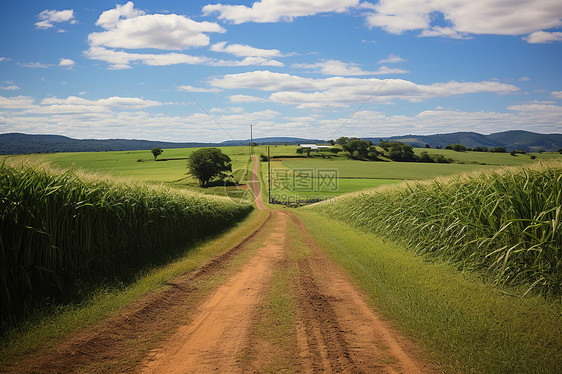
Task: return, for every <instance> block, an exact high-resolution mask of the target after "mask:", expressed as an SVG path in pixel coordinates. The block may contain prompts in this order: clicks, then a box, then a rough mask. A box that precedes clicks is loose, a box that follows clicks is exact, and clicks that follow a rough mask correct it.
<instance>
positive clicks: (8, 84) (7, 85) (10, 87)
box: [0, 81, 20, 91]
mask: <svg viewBox="0 0 562 374" xmlns="http://www.w3.org/2000/svg"><path fill="white" fill-rule="evenodd" d="M0 88H1V89H3V90H6V91H17V90H19V89H20V87H18V86H17V85H16V82H14V81H5V82H4V85H3V86H1V87H0Z"/></svg>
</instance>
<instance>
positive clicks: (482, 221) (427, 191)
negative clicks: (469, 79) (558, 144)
mask: <svg viewBox="0 0 562 374" xmlns="http://www.w3.org/2000/svg"><path fill="white" fill-rule="evenodd" d="M312 209H313V210H315V211H317V212H320V213H322V214H325V215H327V216H331V217H335V218H338V219H340V220H342V221H345V222H347V223H350V224H352V225H354V226H356V227H358V228H360V229H362V230H366V231H371V232H374V233H378V234H381V235H385V236H387V237H389V238H392V239H395V240H400V241H402V242H403V243H404V244H406V245H407V246H408V248H410V249H412V250H413V251H415V252H417V253H422V254H426V255H430V256H433V257H436V258H439V259H441V260H443V261H448V262H452V263H455V264H457V266H459V267H460V268H463V269H475V270H478V271H479V272H480V273H481V274H482V276H483V277H485V278H488V279H490V280H492V281H493V282H495V283H501V284H510V285H524V286H525V287H527V288H528V289H529V290H530V289H534V290H536V291H537V292H541V293H543V294H545V295H555V296H559V295H561V294H562V253H561V252H560V248H561V247H562V230H561V229H562V214H561V213H562V164H561V163H557V162H554V163H549V164H544V165H535V166H534V167H524V168H523V167H519V168H512V169H505V170H504V171H495V172H485V173H471V174H467V175H461V176H453V177H448V178H444V179H440V180H434V181H426V182H409V183H405V184H402V185H399V186H394V187H388V188H384V187H383V188H381V189H374V190H370V191H367V192H363V193H361V192H359V193H355V194H350V195H344V196H341V197H339V198H338V199H336V201H335V202H330V203H326V204H317V205H315V206H314V207H312Z"/></svg>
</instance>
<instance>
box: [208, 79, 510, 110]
mask: <svg viewBox="0 0 562 374" xmlns="http://www.w3.org/2000/svg"><path fill="white" fill-rule="evenodd" d="M210 84H211V85H212V86H213V87H218V88H222V89H255V90H261V91H272V92H273V93H272V94H271V95H270V96H269V100H270V101H273V102H277V103H282V104H289V105H296V106H297V108H310V107H322V106H338V107H341V106H346V105H349V104H350V103H356V102H363V101H365V100H367V99H369V100H373V101H378V102H388V101H392V100H396V99H399V100H408V101H411V102H421V101H424V100H428V99H430V98H434V97H448V96H457V95H465V94H471V93H483V92H488V93H496V94H509V93H515V92H518V91H519V88H517V87H516V86H514V85H510V84H504V83H500V82H497V81H482V82H456V81H450V82H443V83H434V84H430V85H423V84H416V83H414V82H411V81H407V80H403V79H387V80H381V79H377V78H349V77H329V78H324V79H313V78H305V77H300V76H296V75H290V74H286V73H275V72H271V71H268V70H266V71H253V72H247V73H239V74H227V75H224V76H222V77H216V78H213V79H212V80H211V81H210ZM375 91H376V95H374V93H375Z"/></svg>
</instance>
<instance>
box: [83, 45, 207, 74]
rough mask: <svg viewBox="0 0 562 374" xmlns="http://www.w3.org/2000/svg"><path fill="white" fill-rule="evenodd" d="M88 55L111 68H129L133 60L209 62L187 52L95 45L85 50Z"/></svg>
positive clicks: (150, 62)
mask: <svg viewBox="0 0 562 374" xmlns="http://www.w3.org/2000/svg"><path fill="white" fill-rule="evenodd" d="M84 54H85V55H86V57H88V58H89V59H92V60H100V61H105V62H108V63H109V64H111V65H110V69H114V70H118V69H129V68H131V65H130V64H131V63H132V62H142V63H144V64H146V65H152V66H158V65H175V64H190V65H193V64H202V63H205V62H209V61H210V59H208V58H206V57H199V56H191V55H188V54H185V53H176V52H171V53H162V54H151V53H130V52H125V51H115V50H113V49H107V48H103V47H97V46H93V47H90V48H89V49H88V50H87V51H85V52H84Z"/></svg>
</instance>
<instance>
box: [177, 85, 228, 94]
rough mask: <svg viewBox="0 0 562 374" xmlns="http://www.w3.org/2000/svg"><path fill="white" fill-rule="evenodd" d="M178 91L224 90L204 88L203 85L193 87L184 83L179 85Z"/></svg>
mask: <svg viewBox="0 0 562 374" xmlns="http://www.w3.org/2000/svg"><path fill="white" fill-rule="evenodd" d="M178 91H187V92H213V93H217V92H221V91H222V90H221V89H219V88H203V87H193V86H190V85H183V86H179V87H178Z"/></svg>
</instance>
